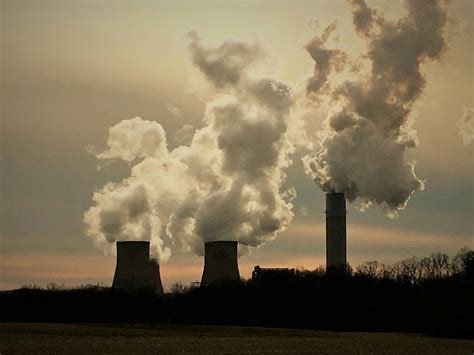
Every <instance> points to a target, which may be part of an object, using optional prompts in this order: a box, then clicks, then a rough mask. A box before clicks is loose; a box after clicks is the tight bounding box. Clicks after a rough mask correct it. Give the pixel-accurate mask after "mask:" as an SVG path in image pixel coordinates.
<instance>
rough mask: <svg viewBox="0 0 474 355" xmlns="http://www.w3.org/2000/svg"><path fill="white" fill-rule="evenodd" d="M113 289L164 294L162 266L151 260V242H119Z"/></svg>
mask: <svg viewBox="0 0 474 355" xmlns="http://www.w3.org/2000/svg"><path fill="white" fill-rule="evenodd" d="M112 288H114V289H119V290H126V291H136V290H141V289H148V290H152V291H153V292H155V293H157V294H162V293H163V286H162V284H161V277H160V266H159V264H158V262H157V260H156V259H150V242H148V241H122V242H117V265H116V267H115V275H114V281H113V283H112Z"/></svg>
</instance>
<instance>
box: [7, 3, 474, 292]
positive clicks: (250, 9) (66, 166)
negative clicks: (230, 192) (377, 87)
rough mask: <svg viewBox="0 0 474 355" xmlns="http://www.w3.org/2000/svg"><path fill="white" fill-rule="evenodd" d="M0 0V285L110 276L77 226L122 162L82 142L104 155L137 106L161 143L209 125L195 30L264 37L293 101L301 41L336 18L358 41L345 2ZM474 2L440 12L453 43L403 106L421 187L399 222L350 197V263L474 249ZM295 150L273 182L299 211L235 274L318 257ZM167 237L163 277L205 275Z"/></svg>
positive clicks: (319, 236)
mask: <svg viewBox="0 0 474 355" xmlns="http://www.w3.org/2000/svg"><path fill="white" fill-rule="evenodd" d="M368 4H369V5H370V6H372V7H374V8H376V9H377V10H378V11H379V12H380V13H382V12H383V13H384V16H385V17H386V18H387V19H389V20H396V19H397V18H400V17H403V16H405V15H406V10H405V9H404V7H403V5H402V3H401V2H400V3H399V2H390V1H382V0H381V1H368ZM0 6H1V24H0V25H1V46H2V47H1V52H0V53H1V63H0V64H1V123H2V126H1V131H0V134H1V161H0V164H1V167H0V171H1V183H2V184H1V196H0V198H1V202H2V203H1V206H0V208H1V211H0V213H1V214H0V218H1V228H0V233H1V234H0V237H1V241H0V254H1V255H0V289H9V288H14V287H19V286H21V285H23V284H31V283H36V284H41V285H44V284H46V283H48V282H51V281H54V282H57V283H64V284H66V285H77V284H82V283H96V282H101V283H103V284H106V285H109V284H110V283H111V281H112V277H113V271H114V267H115V258H114V256H113V255H104V254H103V252H102V250H100V249H98V248H96V246H95V245H94V243H93V240H91V238H88V237H87V236H86V226H85V224H84V221H83V215H84V213H85V212H86V211H87V210H88V209H89V208H90V207H91V206H92V205H93V201H92V196H93V194H94V192H95V191H97V190H98V189H100V188H101V187H102V186H103V185H104V184H106V183H107V182H110V181H112V182H117V183H119V182H120V181H121V180H122V179H124V178H127V177H128V176H129V175H130V168H131V167H130V165H129V164H127V163H126V162H124V161H115V160H107V161H101V162H99V161H98V159H97V158H96V157H95V156H94V155H93V154H91V151H92V150H94V151H104V150H106V149H107V146H106V143H107V139H108V137H109V128H110V127H112V126H115V125H117V124H119V123H120V122H121V121H123V120H126V119H131V118H133V117H136V116H139V117H142V118H143V119H144V120H148V121H155V122H157V123H159V124H161V126H162V127H163V128H164V130H165V131H166V135H167V143H168V149H169V150H170V151H171V150H172V149H174V148H176V147H177V146H179V145H181V144H189V139H190V138H189V137H188V136H189V134H188V133H189V132H193V131H194V129H200V128H202V127H203V126H205V123H204V122H203V117H204V116H205V109H206V104H207V103H209V101H210V100H212V98H213V97H214V95H215V92H216V88H215V87H213V86H212V85H210V84H209V80H207V81H206V80H205V75H203V68H202V67H199V65H193V59H195V57H196V53H190V50H189V48H188V46H189V42H190V39H189V36H188V33H189V32H190V31H197V33H199V37H200V38H201V42H202V43H203V44H202V45H203V46H205V47H204V48H218V46H219V45H221V43H223V42H225V41H227V40H234V41H242V42H245V43H248V44H252V43H257V42H258V43H259V47H261V49H262V51H263V52H265V53H266V54H265V57H264V58H263V59H262V61H263V64H264V65H263V69H262V70H263V71H264V73H265V75H266V76H270V77H271V78H274V79H278V80H281V81H283V82H285V83H288V85H291V86H292V88H293V92H294V93H295V94H296V95H297V94H298V93H304V92H305V86H306V82H307V80H308V78H309V77H310V76H311V75H313V67H314V61H313V59H312V58H311V56H310V55H309V54H308V52H307V51H306V50H305V49H304V47H305V45H306V44H307V43H308V42H309V41H310V40H311V39H312V38H314V36H315V35H317V34H321V32H322V31H323V29H324V28H325V27H326V26H327V25H329V24H330V23H332V22H333V21H334V20H336V21H337V24H338V25H337V31H336V32H337V36H338V38H337V40H334V42H333V43H332V45H333V46H334V47H337V48H340V49H341V50H344V51H346V52H347V53H350V54H354V53H355V54H359V53H360V52H362V51H363V48H364V41H363V39H361V36H359V35H357V33H356V31H355V30H354V26H353V25H352V15H351V6H350V5H349V4H348V3H346V2H345V1H329V0H318V1H303V0H298V1H276V0H275V1H271V0H268V1H257V0H256V1H250V0H249V1H230V2H227V1H217V0H216V1H176V2H172V1H156V2H150V1H138V2H136V1H119V2H116V1H105V0H104V1H99V0H97V1H85V0H84V1H81V0H79V1H46V0H45V1H8V0H7V1H2V2H1V5H0ZM473 7H474V3H473V2H472V1H469V0H458V1H455V2H453V3H452V4H451V5H450V6H449V18H448V22H447V24H446V26H445V28H444V37H445V41H446V43H447V48H446V49H445V50H444V51H443V52H442V53H441V55H440V60H439V61H431V62H427V63H425V64H423V65H422V67H421V72H422V74H423V75H424V76H425V78H426V87H425V88H424V91H423V93H422V94H421V96H420V98H419V99H418V100H417V101H416V102H415V104H414V106H413V110H412V111H411V112H410V120H412V121H413V128H414V129H415V130H416V131H417V132H418V141H419V145H418V146H417V147H415V148H413V149H410V151H409V152H408V156H409V159H410V160H415V161H416V162H417V164H416V174H417V176H418V177H419V178H420V179H421V180H424V183H425V190H424V191H417V192H415V193H414V194H413V196H412V197H411V198H410V200H409V201H408V205H407V207H406V208H405V209H404V210H402V211H401V212H400V213H399V217H398V218H396V219H390V218H388V217H387V216H386V215H385V214H384V213H383V211H382V209H381V208H379V207H377V206H372V207H370V208H369V209H367V210H366V211H365V212H361V211H359V210H358V209H357V208H356V207H357V204H353V205H350V206H349V214H348V260H349V262H350V263H351V264H352V265H357V264H359V263H360V262H362V261H365V260H378V261H381V262H385V263H391V262H394V261H397V260H400V259H403V258H405V257H410V256H412V255H417V256H424V255H428V254H430V253H431V252H434V251H442V252H445V253H448V254H451V255H452V254H455V253H456V251H457V250H458V249H460V248H461V247H463V246H468V247H470V248H471V249H472V248H473V247H474V241H473V238H474V222H473V219H472V216H473V215H474V196H473V187H474V186H473V182H474V180H473V178H474V165H473V164H474V160H473V149H474V145H473V143H472V140H471V143H469V142H468V141H467V142H466V139H464V140H463V136H464V133H465V132H461V133H462V134H460V132H459V129H460V128H459V127H463V129H464V130H466V129H468V128H466V127H465V126H463V125H460V124H458V122H459V121H460V120H461V118H462V117H463V115H464V114H465V112H469V111H468V110H469V108H472V107H473V106H474V68H473V65H472V63H473V62H474V58H473V56H474V37H473V36H474V28H473V25H472V14H473V12H474V8H473ZM201 42H200V43H201ZM200 45H201V44H200ZM194 64H196V61H195V62H194ZM211 81H212V78H211ZM253 83H255V82H253V81H249V82H246V83H245V85H247V86H249V85H250V86H251V85H253ZM247 86H246V87H247ZM239 90H240V89H239ZM326 116H327V112H326V113H325V112H321V110H316V109H315V110H314V114H310V115H308V117H306V118H305V123H306V126H305V133H306V134H307V135H308V136H310V137H312V141H313V142H316V143H318V138H317V136H316V133H317V132H318V131H320V130H321V129H322V128H323V121H324V119H325V118H326ZM471 117H472V113H471ZM471 125H472V118H471ZM183 127H184V129H183ZM471 132H472V126H471ZM466 143H467V144H466ZM91 147H93V148H91ZM304 154H307V152H297V153H296V154H295V155H293V156H292V160H293V164H292V165H291V167H290V168H289V169H288V171H287V174H288V177H287V179H286V181H285V182H284V183H283V184H282V189H287V188H290V187H294V188H295V190H296V193H297V197H296V198H295V199H294V200H293V202H292V203H293V205H294V207H293V213H294V214H295V216H294V217H293V219H292V221H291V223H290V224H289V226H288V229H287V230H286V231H284V232H281V233H278V235H277V238H276V239H275V240H273V241H269V242H267V243H264V244H262V245H260V246H259V247H258V248H256V249H255V248H254V249H253V250H252V252H251V254H250V255H247V256H243V257H242V258H240V261H239V263H240V270H241V274H242V276H244V277H249V276H250V273H251V270H252V269H253V266H254V265H261V266H264V267H267V266H268V267H270V266H280V267H286V266H291V267H305V268H309V269H313V268H315V267H317V266H319V265H322V264H324V262H325V250H324V247H325V243H324V193H323V192H322V191H321V189H320V188H319V187H317V186H316V185H315V184H314V182H313V181H312V179H311V178H310V177H309V176H308V175H306V174H305V171H304V168H303V163H302V162H301V158H302V156H303V155H304ZM98 166H100V169H98ZM156 180H158V181H159V180H160V176H159V174H157V176H156ZM162 239H163V240H164V243H165V244H166V246H167V247H169V248H170V250H171V256H170V258H169V261H168V262H167V263H163V264H162V266H161V276H162V279H163V282H164V284H165V287H166V286H169V285H171V284H172V283H173V282H176V281H182V282H190V281H195V280H199V279H200V276H201V272H202V266H203V259H202V257H199V256H196V255H195V254H194V253H192V252H185V251H182V250H178V248H177V247H176V246H175V245H173V244H172V241H171V240H169V239H167V238H166V236H164V237H163V238H162Z"/></svg>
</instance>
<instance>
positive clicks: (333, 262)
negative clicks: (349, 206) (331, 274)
mask: <svg viewBox="0 0 474 355" xmlns="http://www.w3.org/2000/svg"><path fill="white" fill-rule="evenodd" d="M346 263H347V251H346V199H345V198H344V194H343V193H340V192H333V191H332V192H327V193H326V270H328V271H331V270H332V271H335V270H342V271H344V270H345V267H346Z"/></svg>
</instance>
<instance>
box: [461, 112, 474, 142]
mask: <svg viewBox="0 0 474 355" xmlns="http://www.w3.org/2000/svg"><path fill="white" fill-rule="evenodd" d="M457 125H458V128H459V135H460V136H461V138H462V142H463V143H464V144H466V145H467V144H470V143H471V142H472V141H473V140H474V108H472V107H470V108H465V109H464V114H463V115H462V117H461V119H460V120H459V121H458V123H457Z"/></svg>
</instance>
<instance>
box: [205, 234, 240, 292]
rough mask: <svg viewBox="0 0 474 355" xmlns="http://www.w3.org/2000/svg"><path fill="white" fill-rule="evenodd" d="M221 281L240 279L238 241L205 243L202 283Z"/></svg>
mask: <svg viewBox="0 0 474 355" xmlns="http://www.w3.org/2000/svg"><path fill="white" fill-rule="evenodd" d="M219 281H240V273H239V266H238V264H237V242H236V241H214V242H206V243H204V271H203V273H202V279H201V285H209V284H212V283H215V282H219Z"/></svg>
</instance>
